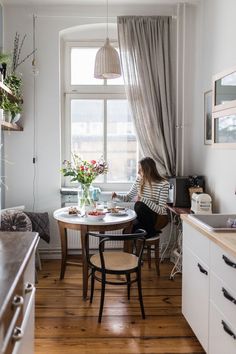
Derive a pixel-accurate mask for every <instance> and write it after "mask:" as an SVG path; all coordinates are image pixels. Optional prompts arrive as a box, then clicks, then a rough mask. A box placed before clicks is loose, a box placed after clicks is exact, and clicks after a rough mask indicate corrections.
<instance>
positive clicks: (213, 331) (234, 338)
mask: <svg viewBox="0 0 236 354" xmlns="http://www.w3.org/2000/svg"><path fill="white" fill-rule="evenodd" d="M209 343H210V344H209V354H223V353H225V354H235V353H236V328H234V327H233V325H232V323H230V321H229V320H228V319H227V318H226V317H225V316H224V315H223V314H222V313H221V311H220V310H219V309H218V308H217V307H216V306H215V305H214V304H213V303H212V302H211V303H210V326H209Z"/></svg>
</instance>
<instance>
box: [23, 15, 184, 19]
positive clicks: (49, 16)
mask: <svg viewBox="0 0 236 354" xmlns="http://www.w3.org/2000/svg"><path fill="white" fill-rule="evenodd" d="M33 15H34V16H35V18H39V17H44V18H46V17H48V18H52V17H55V18H60V17H63V18H64V17H73V18H82V19H89V20H92V19H104V20H106V19H107V17H106V16H78V15H35V14H30V15H29V16H31V17H32V16H33ZM118 16H123V15H118ZM118 16H108V19H111V20H116V19H117V17H118ZM127 16H130V15H127ZM131 16H132V15H131ZM135 16H136V15H135ZM159 16H163V17H172V19H173V20H176V19H177V18H178V17H177V16H176V15H157V16H156V17H159ZM136 17H138V15H137V16H136ZM140 17H141V16H140ZM146 17H149V16H148V15H147V16H146ZM150 17H155V16H153V15H150Z"/></svg>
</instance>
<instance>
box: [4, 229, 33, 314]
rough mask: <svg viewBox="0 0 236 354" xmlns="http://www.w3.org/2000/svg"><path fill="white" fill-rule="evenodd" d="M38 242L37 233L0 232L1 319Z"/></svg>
mask: <svg viewBox="0 0 236 354" xmlns="http://www.w3.org/2000/svg"><path fill="white" fill-rule="evenodd" d="M38 241H39V236H38V234H37V233H36V232H0V319H1V317H2V315H3V313H4V311H5V308H6V306H7V303H8V301H9V299H10V297H11V296H12V292H13V291H14V287H15V285H16V284H17V282H18V281H19V278H20V276H21V275H22V272H23V271H24V269H25V267H26V265H27V262H28V260H29V258H30V256H31V254H32V252H33V251H34V248H35V247H36V246H37V243H38Z"/></svg>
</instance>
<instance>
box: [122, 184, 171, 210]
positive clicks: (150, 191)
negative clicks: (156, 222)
mask: <svg viewBox="0 0 236 354" xmlns="http://www.w3.org/2000/svg"><path fill="white" fill-rule="evenodd" d="M140 191H141V179H140V177H138V178H137V179H136V181H135V182H134V184H133V185H132V187H131V189H130V191H129V192H128V194H126V195H121V194H117V198H118V199H120V200H123V201H124V202H129V201H131V200H133V199H134V198H135V197H137V196H138V195H139V200H140V201H141V202H143V203H144V204H146V205H147V206H148V207H149V208H150V209H151V210H153V211H154V212H156V213H157V214H160V215H166V214H167V210H166V203H167V198H168V193H169V182H168V181H166V180H163V181H161V182H152V188H151V187H150V185H149V183H146V184H145V185H144V188H143V191H142V193H141V194H140Z"/></svg>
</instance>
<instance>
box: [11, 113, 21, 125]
mask: <svg viewBox="0 0 236 354" xmlns="http://www.w3.org/2000/svg"><path fill="white" fill-rule="evenodd" d="M20 118H21V114H20V113H17V114H16V115H15V116H14V117H13V116H12V118H11V123H14V124H15V123H17V122H18V120H20Z"/></svg>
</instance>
